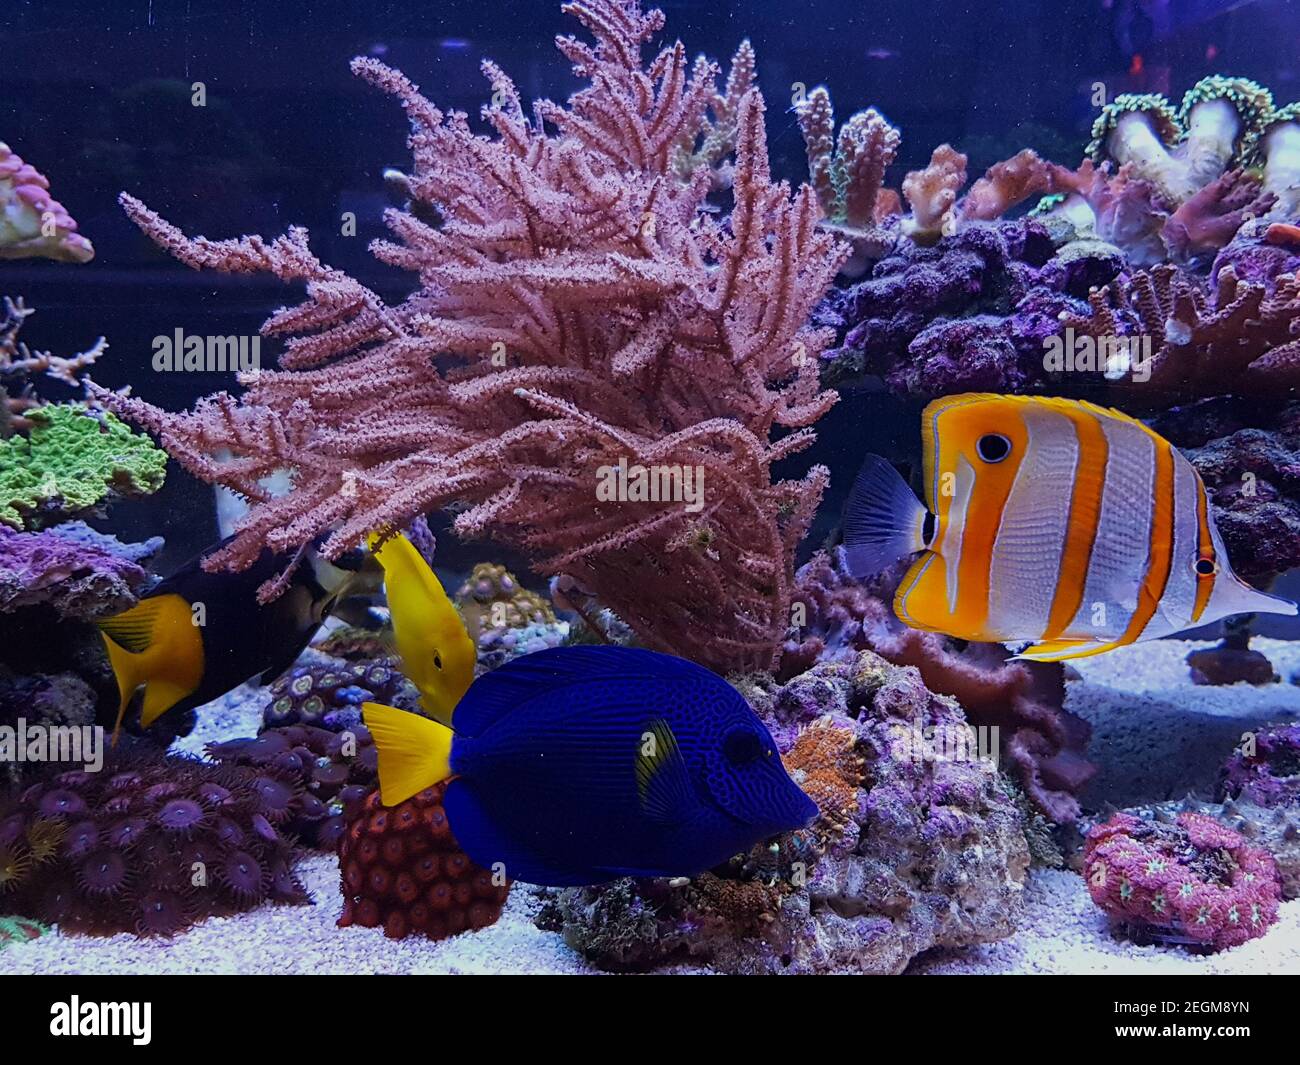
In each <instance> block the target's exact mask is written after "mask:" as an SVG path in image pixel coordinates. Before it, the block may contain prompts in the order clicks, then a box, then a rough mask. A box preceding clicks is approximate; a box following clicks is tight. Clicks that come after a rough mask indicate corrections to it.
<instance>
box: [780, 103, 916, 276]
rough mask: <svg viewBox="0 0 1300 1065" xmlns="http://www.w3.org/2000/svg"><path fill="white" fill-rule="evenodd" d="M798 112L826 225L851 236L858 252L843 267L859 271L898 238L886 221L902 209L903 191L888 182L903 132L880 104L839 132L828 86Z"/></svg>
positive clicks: (847, 271)
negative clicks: (892, 186) (893, 188)
mask: <svg viewBox="0 0 1300 1065" xmlns="http://www.w3.org/2000/svg"><path fill="white" fill-rule="evenodd" d="M796 113H797V115H798V119H799V128H800V130H801V131H802V132H803V137H804V145H805V147H806V149H807V153H808V177H809V181H810V182H811V183H812V187H813V188H814V189H815V190H816V191H817V201H818V203H820V204H821V209H822V215H823V220H822V223H821V224H822V225H823V226H824V227H825V228H827V229H829V230H830V231H831V232H833V233H835V235H836V236H839V237H842V238H844V239H845V240H847V241H848V242H849V244H850V245H851V246H852V248H853V257H852V258H851V259H850V260H849V261H848V262H846V263H845V264H844V265H843V266H842V267H841V273H842V274H844V276H846V277H856V276H858V275H860V274H861V273H862V272H863V271H864V270H865V269H866V262H867V260H869V259H878V258H880V256H881V255H883V254H884V253H885V252H886V251H887V250H888V249H889V248H890V247H891V246H892V245H893V243H894V241H895V239H896V238H897V233H896V232H895V229H896V227H894V228H891V227H889V226H887V225H885V224H884V223H885V221H886V219H887V218H889V217H890V216H891V215H896V214H898V212H899V210H900V201H899V198H898V193H896V192H894V191H892V190H890V189H887V188H885V186H884V182H885V171H886V170H887V169H888V168H889V165H890V164H891V163H892V162H893V161H894V156H895V155H896V154H897V153H898V144H899V140H900V134H899V132H898V130H896V129H895V128H894V127H893V126H891V125H890V124H889V123H888V121H886V119H885V117H884V116H883V115H881V114H880V112H879V111H877V110H876V109H875V108H868V109H867V110H866V111H859V112H857V113H856V114H854V115H852V116H851V117H850V118H849V119H848V121H847V122H845V123H844V124H843V125H842V126H841V127H840V130H839V135H838V137H837V136H836V133H835V113H834V108H833V107H832V105H831V97H830V93H829V92H827V91H826V89H825V87H824V86H818V87H817V88H815V89H813V91H812V92H810V93H809V94H808V95H807V96H806V97H805V98H804V99H803V100H802V101H801V102H800V103H799V105H798V107H797V110H796Z"/></svg>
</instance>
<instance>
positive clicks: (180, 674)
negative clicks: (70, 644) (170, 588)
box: [96, 594, 203, 744]
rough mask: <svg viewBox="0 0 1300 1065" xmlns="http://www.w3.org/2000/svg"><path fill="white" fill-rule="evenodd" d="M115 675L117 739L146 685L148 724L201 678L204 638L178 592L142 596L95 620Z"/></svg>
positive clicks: (145, 722)
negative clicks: (136, 696) (127, 606)
mask: <svg viewBox="0 0 1300 1065" xmlns="http://www.w3.org/2000/svg"><path fill="white" fill-rule="evenodd" d="M96 624H97V625H98V627H99V630H100V635H101V636H102V637H103V640H104V648H105V650H106V651H107V652H108V661H109V665H110V666H112V667H113V675H114V676H115V677H116V678H117V692H118V699H119V703H118V709H117V721H116V723H115V724H114V726H113V743H114V744H116V743H117V737H118V734H119V733H120V732H121V730H122V720H123V718H125V717H126V708H127V707H128V706H130V704H131V697H132V696H133V695H134V694H135V691H136V689H137V688H138V687H140V685H141V684H143V685H144V686H145V692H144V706H143V707H142V708H141V711H140V723H141V724H142V725H143V726H144V727H145V728H148V727H149V726H150V725H152V724H153V723H154V722H155V721H156V720H158V718H160V717H161V716H162V715H163V714H165V713H166V712H167V711H168V710H170V709H171V708H172V707H173V706H175V705H176V704H177V703H178V702H180V701H181V700H182V699H184V698H185V696H187V695H189V694H191V693H192V692H194V691H196V690H198V687H199V684H200V683H201V682H202V680H203V637H202V635H201V633H200V630H199V627H198V626H197V625H196V624H195V623H194V615H193V612H192V608H191V607H190V604H189V603H187V602H186V601H185V600H184V599H183V598H181V597H180V596H179V595H174V594H167V595H157V596H153V597H151V598H149V599H141V600H140V602H138V603H136V605H135V606H133V607H131V609H130V610H124V611H123V612H122V613H120V614H114V615H113V616H112V617H111V618H103V619H102V620H100V621H98V622H96Z"/></svg>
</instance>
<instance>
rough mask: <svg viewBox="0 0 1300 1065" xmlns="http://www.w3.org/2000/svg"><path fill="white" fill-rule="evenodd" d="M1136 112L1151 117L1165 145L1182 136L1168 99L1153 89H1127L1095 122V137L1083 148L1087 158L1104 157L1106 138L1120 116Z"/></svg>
mask: <svg viewBox="0 0 1300 1065" xmlns="http://www.w3.org/2000/svg"><path fill="white" fill-rule="evenodd" d="M1134 112H1136V113H1138V114H1144V115H1146V116H1147V117H1148V118H1150V119H1151V123H1152V126H1153V128H1154V129H1155V132H1156V135H1157V136H1158V137H1159V138H1160V140H1161V141H1163V142H1164V144H1165V147H1167V148H1172V147H1173V146H1174V145H1175V144H1177V143H1178V142H1179V141H1180V140H1182V139H1183V125H1182V123H1181V122H1180V121H1179V120H1178V116H1177V115H1176V114H1175V113H1174V109H1173V108H1172V107H1170V106H1169V101H1168V100H1166V99H1165V98H1164V97H1163V96H1161V95H1159V94H1158V93H1153V92H1148V93H1140V94H1139V93H1131V92H1126V93H1124V94H1122V95H1120V96H1116V97H1115V99H1113V100H1112V101H1111V102H1110V103H1108V104H1106V106H1105V107H1103V108H1102V109H1101V113H1100V114H1099V115H1098V116H1097V118H1096V120H1095V121H1094V122H1093V124H1092V140H1091V142H1089V144H1088V147H1087V148H1085V149H1084V152H1085V154H1086V155H1087V156H1088V158H1090V159H1091V160H1092V161H1093V162H1094V163H1100V162H1102V161H1103V160H1105V159H1106V158H1107V153H1108V152H1109V148H1108V147H1107V145H1106V141H1107V140H1108V139H1109V137H1110V135H1111V133H1113V132H1114V130H1115V127H1116V126H1117V125H1119V120H1120V119H1121V118H1123V117H1124V116H1125V115H1127V114H1133V113H1134Z"/></svg>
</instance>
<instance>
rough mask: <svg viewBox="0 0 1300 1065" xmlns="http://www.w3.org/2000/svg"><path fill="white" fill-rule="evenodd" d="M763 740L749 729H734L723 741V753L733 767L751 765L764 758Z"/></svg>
mask: <svg viewBox="0 0 1300 1065" xmlns="http://www.w3.org/2000/svg"><path fill="white" fill-rule="evenodd" d="M763 750H764V747H763V740H762V738H761V737H760V736H759V735H758V733H756V732H753V731H751V730H750V729H747V728H738V729H733V730H732V731H731V732H729V733H727V735H726V738H725V739H723V741H722V753H723V755H724V757H726V759H727V761H728V762H730V763H731V764H732V765H749V764H750V763H751V762H754V761H757V760H758V759H759V758H761V757H762V756H763Z"/></svg>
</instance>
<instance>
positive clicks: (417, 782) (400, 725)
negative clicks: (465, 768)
mask: <svg viewBox="0 0 1300 1065" xmlns="http://www.w3.org/2000/svg"><path fill="white" fill-rule="evenodd" d="M361 719H362V720H363V721H364V722H365V725H366V728H368V729H369V730H370V735H371V736H372V737H373V738H374V741H375V748H376V749H377V750H378V752H379V798H380V801H382V802H383V804H384V805H385V806H396V805H397V804H398V803H402V802H405V801H406V800H407V799H409V798H410V797H411V796H412V795H415V794H417V793H418V792H421V791H423V790H424V789H425V788H428V787H432V786H433V785H434V784H437V783H438V781H440V780H446V779H447V777H449V776H451V741H452V736H453V735H454V734H453V733H452V731H451V729H449V728H447V726H446V725H440V724H439V723H438V722H436V721H430V720H429V719H428V718H427V717H420V715H419V714H411V713H408V712H407V711H405V710H398V709H397V708H396V707H393V706H384V705H383V704H382V703H364V704H363V705H362V707H361Z"/></svg>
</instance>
